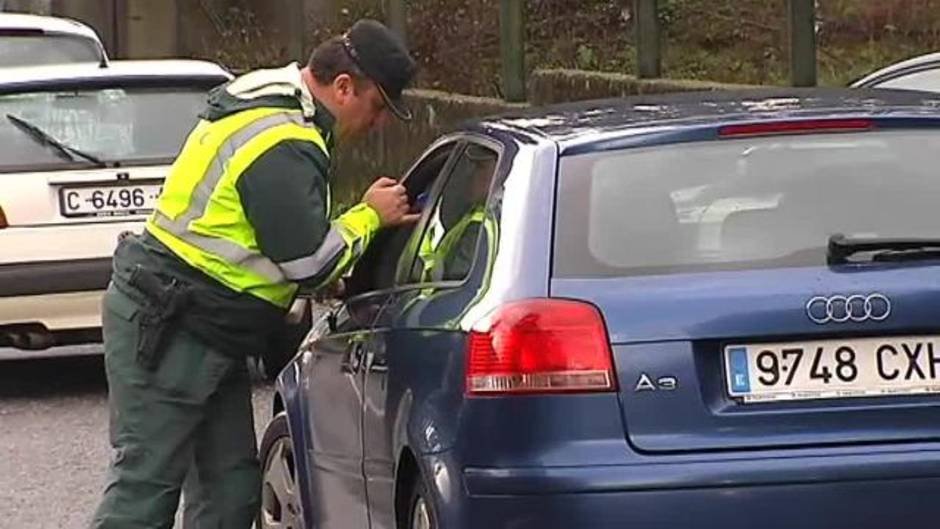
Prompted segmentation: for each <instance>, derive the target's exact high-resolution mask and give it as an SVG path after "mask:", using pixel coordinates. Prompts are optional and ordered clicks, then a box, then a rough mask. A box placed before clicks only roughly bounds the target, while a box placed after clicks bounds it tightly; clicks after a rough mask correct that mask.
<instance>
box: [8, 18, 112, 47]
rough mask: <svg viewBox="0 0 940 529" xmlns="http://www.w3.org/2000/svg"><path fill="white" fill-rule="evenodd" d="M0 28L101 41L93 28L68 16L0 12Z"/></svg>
mask: <svg viewBox="0 0 940 529" xmlns="http://www.w3.org/2000/svg"><path fill="white" fill-rule="evenodd" d="M0 29H19V30H40V31H44V32H47V33H66V34H69V35H77V36H81V37H85V38H88V39H92V40H94V41H95V42H97V43H99V44H100V43H101V39H99V38H98V34H97V33H95V31H94V30H93V29H91V28H90V27H88V26H87V25H85V24H82V23H81V22H78V21H77V20H72V19H68V18H58V17H48V16H40V15H28V14H21V13H0Z"/></svg>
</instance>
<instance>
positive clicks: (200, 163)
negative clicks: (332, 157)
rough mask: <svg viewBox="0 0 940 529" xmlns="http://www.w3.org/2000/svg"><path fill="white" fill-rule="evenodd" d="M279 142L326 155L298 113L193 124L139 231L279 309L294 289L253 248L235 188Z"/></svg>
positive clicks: (278, 111)
mask: <svg viewBox="0 0 940 529" xmlns="http://www.w3.org/2000/svg"><path fill="white" fill-rule="evenodd" d="M284 140H303V141H309V142H311V143H313V144H315V145H316V146H317V148H319V149H320V150H322V151H323V153H324V154H326V155H327V156H329V151H328V149H327V146H326V142H325V140H324V138H323V135H322V134H321V133H320V131H319V130H317V128H316V127H315V126H314V125H313V123H310V122H306V121H305V120H304V117H303V114H302V112H301V111H300V110H289V109H285V108H276V107H261V108H254V109H250V110H245V111H242V112H238V113H235V114H232V115H229V116H226V117H224V118H222V119H220V120H218V121H213V122H209V121H205V120H203V121H200V122H199V123H198V124H197V125H196V128H195V129H194V130H193V131H192V132H191V133H190V135H189V137H188V138H187V140H186V143H185V145H184V146H183V150H182V151H181V153H180V155H179V157H178V158H177V159H176V161H175V162H174V164H173V166H172V168H171V169H170V173H169V175H167V178H166V181H165V183H164V185H163V192H162V193H161V195H160V198H159V200H158V202H157V206H156V208H155V210H154V212H153V215H151V217H150V218H149V219H148V220H147V225H146V229H147V231H148V232H150V233H151V234H152V235H153V236H154V237H156V238H157V239H158V240H159V241H160V242H162V243H163V244H164V245H166V246H167V247H169V248H170V249H171V250H172V251H173V252H174V253H175V254H176V255H177V256H179V257H180V258H181V259H183V260H184V261H186V262H187V263H188V264H189V265H190V266H192V267H194V268H196V269H198V270H200V271H202V272H203V273H205V274H206V275H208V276H210V277H212V278H214V279H216V280H218V281H219V282H221V283H222V284H224V285H226V286H227V287H229V288H231V289H232V290H235V291H237V292H245V293H248V294H252V295H254V296H256V297H259V298H261V299H264V300H266V301H268V302H270V303H273V304H274V305H277V306H279V307H287V306H289V305H290V303H291V301H292V300H293V298H294V295H295V294H296V291H297V285H296V284H295V283H293V282H291V281H290V280H288V279H287V277H286V276H285V273H284V270H282V269H281V268H280V267H279V266H278V265H277V264H276V263H275V262H273V261H271V260H270V259H268V258H267V257H265V256H264V255H263V254H262V253H261V251H260V250H259V248H258V242H257V240H256V238H255V230H254V228H253V227H252V226H251V224H250V223H249V222H248V219H247V218H246V216H245V211H244V210H243V208H242V204H241V200H240V199H239V195H238V191H237V189H236V183H237V182H238V178H239V176H240V175H241V174H242V173H243V172H244V171H245V169H247V168H248V167H249V166H250V165H251V164H252V163H253V162H254V161H255V160H256V159H258V158H259V157H260V156H261V155H263V154H264V153H265V152H266V151H267V150H268V149H270V148H272V147H274V146H275V145H276V144H277V143H279V142H281V141H284ZM327 204H329V199H327ZM327 207H328V206H327ZM324 222H327V219H324Z"/></svg>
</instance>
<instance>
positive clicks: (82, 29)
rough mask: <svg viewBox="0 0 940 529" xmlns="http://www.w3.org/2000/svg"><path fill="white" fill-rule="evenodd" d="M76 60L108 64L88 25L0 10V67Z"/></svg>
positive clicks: (106, 57) (96, 38)
mask: <svg viewBox="0 0 940 529" xmlns="http://www.w3.org/2000/svg"><path fill="white" fill-rule="evenodd" d="M75 62H92V63H97V64H100V65H106V64H108V55H107V53H106V52H105V50H104V46H103V45H102V44H101V39H100V38H98V34H97V33H95V31H94V30H93V29H91V28H90V27H88V26H86V25H85V24H82V23H81V22H77V21H75V20H71V19H67V18H57V17H46V16H39V15H24V14H17V13H0V67H7V66H40V65H44V64H62V63H75Z"/></svg>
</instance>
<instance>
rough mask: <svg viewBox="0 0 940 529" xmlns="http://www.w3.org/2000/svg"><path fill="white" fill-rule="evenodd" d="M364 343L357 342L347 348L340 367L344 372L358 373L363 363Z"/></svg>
mask: <svg viewBox="0 0 940 529" xmlns="http://www.w3.org/2000/svg"><path fill="white" fill-rule="evenodd" d="M362 350H363V344H362V343H355V344H353V345H352V346H350V347H349V349H347V350H346V354H344V355H343V360H342V361H341V362H340V369H342V371H343V372H344V373H357V372H358V371H359V366H360V365H361V364H362Z"/></svg>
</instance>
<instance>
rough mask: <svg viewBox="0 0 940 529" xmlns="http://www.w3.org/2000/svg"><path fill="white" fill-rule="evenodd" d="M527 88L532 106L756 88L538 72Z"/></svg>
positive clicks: (575, 72)
mask: <svg viewBox="0 0 940 529" xmlns="http://www.w3.org/2000/svg"><path fill="white" fill-rule="evenodd" d="M528 84H529V101H530V102H531V103H532V104H533V105H547V104H551V103H564V102H568V101H583V100H587V99H602V98H608V97H625V96H632V95H642V94H666V93H671V92H693V91H703V90H736V89H744V88H754V86H750V85H735V84H723V83H712V82H707V81H692V80H686V79H639V78H637V77H635V76H633V75H625V74H619V73H608V72H592V71H585V70H536V71H535V72H533V73H532V75H531V76H530V77H529V80H528Z"/></svg>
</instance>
